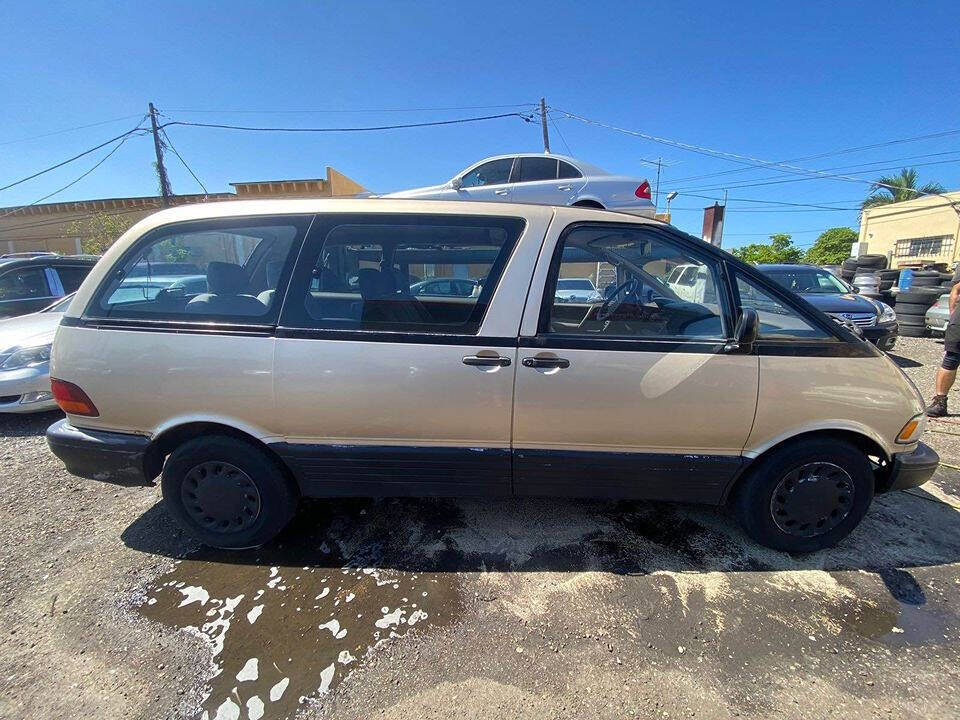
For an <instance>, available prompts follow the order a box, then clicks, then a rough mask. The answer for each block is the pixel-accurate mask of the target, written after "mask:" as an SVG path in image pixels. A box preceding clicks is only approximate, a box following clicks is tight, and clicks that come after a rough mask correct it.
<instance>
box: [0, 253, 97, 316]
mask: <svg viewBox="0 0 960 720" xmlns="http://www.w3.org/2000/svg"><path fill="white" fill-rule="evenodd" d="M14 255H15V257H14V256H7V257H4V258H0V320H2V319H4V318H9V317H15V316H17V315H26V314H27V313H35V312H38V311H39V310H43V308H45V307H46V306H47V305H49V304H50V303H52V302H53V301H54V300H57V299H58V298H62V297H63V296H64V295H67V294H68V293H72V292H74V291H76V289H77V288H78V287H80V283H82V282H83V279H84V278H85V277H86V276H87V273H89V272H90V270H91V269H92V268H93V266H94V265H96V264H97V258H95V257H91V256H89V255H56V254H54V253H23V254H20V253H15V254H14Z"/></svg>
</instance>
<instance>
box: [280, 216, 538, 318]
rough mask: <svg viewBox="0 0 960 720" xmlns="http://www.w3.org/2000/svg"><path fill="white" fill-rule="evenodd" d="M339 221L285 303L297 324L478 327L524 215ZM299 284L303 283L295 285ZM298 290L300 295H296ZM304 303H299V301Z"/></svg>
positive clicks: (515, 239)
mask: <svg viewBox="0 0 960 720" xmlns="http://www.w3.org/2000/svg"><path fill="white" fill-rule="evenodd" d="M369 220H370V222H369V223H365V222H351V223H349V224H342V225H337V226H335V227H333V228H332V229H330V230H329V231H328V232H326V234H325V237H323V238H322V239H321V240H318V244H319V247H318V248H317V249H315V250H313V252H312V253H311V254H309V255H308V254H307V253H306V252H305V253H304V256H305V257H309V258H312V259H310V260H308V261H307V262H309V263H310V265H309V268H310V269H309V279H308V281H303V282H301V281H300V280H299V278H300V275H301V274H302V272H303V271H300V270H298V276H297V277H298V279H296V280H295V283H298V284H299V285H298V284H295V285H294V288H293V289H292V290H291V299H290V300H288V301H287V306H288V307H289V308H290V313H291V316H290V318H289V319H288V318H287V317H286V316H285V317H284V324H285V325H287V324H290V325H292V326H294V327H311V328H323V329H348V330H388V331H408V332H438V333H451V332H456V333H471V334H472V333H476V332H477V331H478V330H479V328H480V323H481V322H482V320H483V316H484V314H485V312H486V308H487V306H488V304H489V302H490V298H491V297H492V295H493V291H494V290H495V288H496V284H497V281H498V280H499V278H500V274H501V273H502V271H503V268H504V266H505V265H506V262H507V260H508V258H509V256H510V253H511V252H512V250H513V247H514V245H515V244H516V242H517V239H518V238H519V237H520V233H521V232H522V230H523V226H524V221H523V220H521V219H519V218H496V217H451V216H418V217H417V218H415V219H398V220H396V221H395V222H385V221H384V219H383V218H378V217H376V216H371V217H369ZM298 287H300V288H302V289H297V288H298ZM294 294H296V296H299V297H298V298H297V300H295V301H294V300H293V297H295V295H294ZM298 306H299V307H298Z"/></svg>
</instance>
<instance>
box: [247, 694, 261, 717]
mask: <svg viewBox="0 0 960 720" xmlns="http://www.w3.org/2000/svg"><path fill="white" fill-rule="evenodd" d="M247 717H248V718H250V720H260V718H262V717H263V700H261V699H260V698H259V697H258V696H256V695H254V696H253V697H252V698H250V699H249V700H247Z"/></svg>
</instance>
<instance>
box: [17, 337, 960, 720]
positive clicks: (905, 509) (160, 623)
mask: <svg viewBox="0 0 960 720" xmlns="http://www.w3.org/2000/svg"><path fill="white" fill-rule="evenodd" d="M941 354H942V345H941V344H940V343H938V342H937V341H934V340H931V339H910V338H902V339H901V340H900V341H899V343H898V346H897V348H896V352H895V356H896V358H897V360H898V362H899V363H900V364H901V366H902V367H904V369H905V371H906V372H907V373H908V374H909V375H910V376H911V377H912V378H913V379H914V381H915V382H916V383H917V385H918V386H919V387H920V388H921V390H923V391H924V394H925V395H928V396H929V395H930V394H931V388H932V383H933V375H934V373H935V371H936V366H937V364H938V363H939V360H940V356H941ZM954 395H956V394H955V393H954ZM951 399H953V397H952V398H951ZM956 402H957V409H958V410H960V397H958V398H957V399H956ZM55 419H56V415H46V416H41V417H27V418H22V417H5V418H4V417H0V460H2V462H3V466H4V472H3V476H2V485H0V490H2V492H0V628H2V629H0V632H2V633H3V634H2V636H0V637H2V641H0V643H2V646H0V650H2V652H0V717H3V718H8V717H9V718H21V717H29V718H33V717H90V718H120V717H123V718H138V717H143V718H168V717H177V718H180V717H196V716H198V715H200V714H202V713H204V712H206V713H207V716H208V717H209V718H211V719H212V718H214V717H216V718H239V717H243V718H248V717H249V718H253V719H254V720H255V719H256V718H257V717H260V716H261V713H262V717H264V718H282V717H292V716H293V715H296V714H298V713H299V716H301V717H310V718H367V717H385V718H411V717H414V718H449V717H464V718H474V717H475V718H481V717H482V718H511V719H512V718H527V717H529V718H538V720H539V719H540V718H544V717H550V718H554V717H557V718H559V717H577V718H622V717H630V716H637V717H644V718H649V717H670V718H675V717H705V718H727V717H731V716H741V717H756V718H768V717H771V716H777V717H789V718H824V717H838V718H839V717H899V718H914V717H915V718H921V717H922V718H927V717H943V718H946V717H960V699H958V696H957V692H956V691H957V687H958V686H960V662H958V661H960V651H958V649H960V615H958V608H960V565H958V563H960V533H957V527H958V525H957V520H958V515H957V510H958V509H960V472H957V471H956V470H955V469H954V468H953V467H949V466H951V465H954V466H956V467H958V468H960V445H958V443H957V442H956V441H957V440H958V439H960V417H951V418H945V419H943V420H936V421H931V423H930V430H929V434H928V436H927V437H926V438H925V439H926V441H927V442H929V443H930V444H931V445H933V446H934V447H935V448H936V449H937V450H938V452H940V453H941V456H942V457H943V459H944V462H945V466H944V467H943V468H942V469H941V470H940V471H938V474H937V476H936V477H935V479H934V482H932V483H930V484H928V485H927V486H924V488H922V489H918V490H913V491H910V492H906V493H893V494H890V495H886V496H883V497H879V498H877V500H876V501H875V503H874V506H873V508H872V509H871V512H870V514H869V515H868V517H867V519H866V520H865V521H864V523H863V525H862V526H861V527H860V528H859V529H858V530H857V531H856V532H855V533H854V534H853V535H852V536H851V537H850V538H848V539H847V540H846V541H845V542H844V543H842V544H841V545H840V546H839V547H837V548H835V549H832V550H830V551H825V552H822V553H816V554H814V555H810V556H803V557H791V556H789V555H786V554H783V553H776V552H773V551H769V550H765V549H763V548H759V547H757V546H756V545H754V544H753V543H751V542H750V541H749V540H747V539H746V538H745V537H744V536H742V534H741V533H740V532H739V531H738V530H737V529H736V527H735V526H734V525H733V524H732V522H731V521H730V519H729V518H728V517H726V516H725V514H723V513H722V512H718V511H713V510H710V509H704V508H695V507H681V506H675V505H659V504H651V503H632V502H618V503H613V502H599V501H561V500H537V499H530V500H495V501H494V500H484V501H476V500H462V501H459V500H458V501H454V500H442V501H437V500H434V501H430V500H379V501H373V500H369V501H356V500H344V501H335V502H324V503H307V504H305V506H304V507H303V509H302V511H301V512H300V513H299V514H298V517H297V519H296V520H295V522H294V526H293V527H292V528H291V529H290V531H288V532H287V533H285V534H284V536H283V538H282V539H281V541H280V542H278V543H275V544H274V545H271V546H269V547H267V548H263V549H261V550H259V551H250V552H245V553H230V554H224V553H216V552H211V551H208V550H202V549H198V548H196V547H195V546H194V545H192V544H191V543H190V542H189V541H188V540H187V539H185V538H184V536H183V535H182V534H181V533H179V531H178V530H177V529H176V528H175V527H174V526H173V525H172V523H171V522H170V521H169V519H168V518H167V516H166V514H165V513H164V511H163V509H162V507H161V506H160V505H159V504H158V502H159V491H158V490H157V489H156V488H119V487H113V486H108V485H102V484H99V483H94V482H89V481H85V480H80V479H78V478H74V477H72V476H70V475H68V474H66V472H65V471H64V470H63V469H62V466H61V465H60V463H59V462H58V461H57V460H56V459H55V458H53V456H52V455H50V454H49V452H48V451H47V449H46V445H45V443H44V440H43V437H42V433H43V430H44V429H45V428H46V427H47V425H49V424H50V423H51V422H53V420H55ZM321 689H322V690H323V692H319V690H321Z"/></svg>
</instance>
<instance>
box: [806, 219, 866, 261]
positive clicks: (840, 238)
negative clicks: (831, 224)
mask: <svg viewBox="0 0 960 720" xmlns="http://www.w3.org/2000/svg"><path fill="white" fill-rule="evenodd" d="M856 241H857V233H856V232H855V231H854V230H851V229H850V228H848V227H835V228H830V229H829V230H824V231H823V232H822V233H820V237H818V238H817V240H816V242H814V243H813V246H812V247H811V248H810V249H809V250H807V253H806V255H805V257H804V260H805V261H806V262H808V263H812V264H813V265H839V264H840V263H842V262H843V261H844V260H846V259H847V258H848V257H850V246H851V245H853V243H855V242H856Z"/></svg>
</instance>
